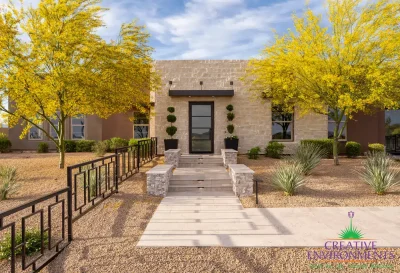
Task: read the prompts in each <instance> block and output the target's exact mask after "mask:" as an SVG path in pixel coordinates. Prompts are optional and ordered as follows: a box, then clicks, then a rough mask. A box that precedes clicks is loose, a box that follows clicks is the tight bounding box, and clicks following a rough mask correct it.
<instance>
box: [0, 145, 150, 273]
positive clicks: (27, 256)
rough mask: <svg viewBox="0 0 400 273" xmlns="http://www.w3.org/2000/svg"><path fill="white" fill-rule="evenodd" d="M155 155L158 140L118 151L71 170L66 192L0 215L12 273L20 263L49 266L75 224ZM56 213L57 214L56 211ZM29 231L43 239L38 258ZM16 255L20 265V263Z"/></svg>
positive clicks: (34, 267) (25, 266)
mask: <svg viewBox="0 0 400 273" xmlns="http://www.w3.org/2000/svg"><path fill="white" fill-rule="evenodd" d="M156 155H157V138H151V139H149V140H141V141H139V142H138V144H137V145H133V146H128V147H123V148H119V149H116V150H115V154H113V155H110V156H106V157H102V158H99V159H95V160H92V161H88V162H83V163H80V164H76V165H73V166H69V167H67V186H68V187H67V188H64V189H62V190H59V191H57V192H54V193H51V194H49V195H46V196H44V197H41V198H39V199H36V200H34V201H31V202H28V203H26V204H24V205H21V206H18V207H16V208H14V209H11V210H8V211H5V212H2V213H0V235H1V238H2V241H3V240H8V241H9V243H10V245H11V247H10V249H11V253H10V257H9V261H10V271H11V272H12V273H14V272H15V270H16V265H17V264H19V263H21V268H22V270H29V268H30V270H31V271H32V272H37V271H39V270H40V269H42V268H43V267H44V266H46V265H47V264H48V263H50V262H51V261H52V260H53V259H54V258H55V257H56V256H57V255H58V254H59V253H60V252H61V251H62V250H63V249H64V248H65V247H66V246H67V245H68V244H69V243H70V242H71V241H72V240H73V226H72V222H73V220H76V219H77V218H78V217H80V216H81V215H82V214H83V213H85V212H86V211H88V210H89V209H91V208H93V207H94V206H95V205H96V204H98V203H99V202H101V201H102V200H104V199H105V198H107V197H109V196H111V195H112V194H113V193H115V192H118V186H119V184H120V183H121V182H122V181H124V180H126V179H127V178H129V177H131V176H132V175H134V174H135V173H138V172H139V169H140V167H141V166H143V164H146V163H148V162H150V161H151V160H152V159H153V158H154V157H156ZM29 208H30V211H27V210H28V209H29ZM56 208H58V211H57V212H53V211H54V210H55V209H56ZM33 218H36V219H34V221H30V220H31V219H33ZM28 222H29V223H28ZM31 222H33V223H31ZM54 222H57V223H58V225H57V227H54V225H53V223H54ZM30 226H36V228H35V229H34V230H35V231H37V236H36V237H38V238H39V239H37V238H36V239H35V240H36V243H37V244H38V245H39V247H38V249H37V251H35V253H28V252H27V245H29V244H31V242H30V241H29V240H30V239H29V238H28V237H29V236H27V235H28V234H30V233H29V232H30V231H31V229H30ZM66 238H67V239H66ZM38 240H39V242H37V241H38ZM17 254H18V255H19V254H20V255H21V261H18V262H17V260H16V256H17Z"/></svg>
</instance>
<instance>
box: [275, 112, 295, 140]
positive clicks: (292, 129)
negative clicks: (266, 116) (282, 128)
mask: <svg viewBox="0 0 400 273" xmlns="http://www.w3.org/2000/svg"><path fill="white" fill-rule="evenodd" d="M276 107H279V106H271V141H276V142H294V115H295V108H294V107H293V112H292V113H286V112H284V111H274V108H276ZM274 112H275V113H286V114H292V120H291V121H274V120H273V116H274ZM279 122H280V123H290V124H291V125H290V127H291V132H292V133H291V136H290V139H276V138H275V139H274V138H273V137H274V135H273V129H274V123H279Z"/></svg>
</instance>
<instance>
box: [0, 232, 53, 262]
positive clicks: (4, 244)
mask: <svg viewBox="0 0 400 273" xmlns="http://www.w3.org/2000/svg"><path fill="white" fill-rule="evenodd" d="M41 238H42V236H41V233H40V230H38V229H28V230H26V231H25V240H26V244H25V251H26V252H25V253H26V254H27V255H28V256H32V255H33V254H35V253H37V252H39V251H40V250H41V246H42V243H41ZM43 242H44V243H43V244H44V246H45V247H46V245H47V244H48V243H49V238H48V233H47V232H43ZM15 243H16V245H21V244H22V234H21V233H17V234H16V236H15ZM15 254H16V255H21V254H22V247H18V248H17V249H16V250H15ZM10 258H11V234H10V233H8V234H6V235H5V236H4V238H3V239H2V240H1V241H0V259H10Z"/></svg>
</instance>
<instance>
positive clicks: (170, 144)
mask: <svg viewBox="0 0 400 273" xmlns="http://www.w3.org/2000/svg"><path fill="white" fill-rule="evenodd" d="M164 146H165V151H168V150H171V149H178V140H177V139H164Z"/></svg>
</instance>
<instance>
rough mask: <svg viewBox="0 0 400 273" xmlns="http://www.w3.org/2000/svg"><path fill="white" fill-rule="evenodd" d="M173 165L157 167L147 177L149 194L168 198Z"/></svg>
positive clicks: (147, 173)
mask: <svg viewBox="0 0 400 273" xmlns="http://www.w3.org/2000/svg"><path fill="white" fill-rule="evenodd" d="M173 169H174V166H173V165H166V164H165V165H157V166H155V167H154V168H152V169H151V170H150V171H148V172H146V175H147V194H149V195H155V196H163V197H165V196H167V192H168V186H169V180H170V179H171V177H172V170H173Z"/></svg>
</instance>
